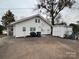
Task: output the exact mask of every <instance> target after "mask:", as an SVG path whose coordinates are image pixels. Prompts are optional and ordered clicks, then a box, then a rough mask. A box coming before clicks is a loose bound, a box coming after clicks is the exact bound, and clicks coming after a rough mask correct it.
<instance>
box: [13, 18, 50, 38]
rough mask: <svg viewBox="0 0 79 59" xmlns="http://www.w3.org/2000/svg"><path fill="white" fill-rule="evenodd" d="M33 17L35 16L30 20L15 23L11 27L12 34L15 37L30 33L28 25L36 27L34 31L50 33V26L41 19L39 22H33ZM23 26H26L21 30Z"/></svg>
mask: <svg viewBox="0 0 79 59" xmlns="http://www.w3.org/2000/svg"><path fill="white" fill-rule="evenodd" d="M35 19H36V18H33V19H32V20H28V21H25V22H21V23H18V24H15V25H14V27H13V35H14V36H15V37H22V36H27V35H30V27H36V32H41V33H42V34H50V31H51V30H50V26H49V25H48V24H47V23H45V22H44V21H43V20H40V23H35ZM39 19H40V18H39ZM23 27H26V31H25V32H23V30H22V29H23Z"/></svg>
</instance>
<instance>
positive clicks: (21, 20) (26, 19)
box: [11, 14, 52, 26]
mask: <svg viewBox="0 0 79 59" xmlns="http://www.w3.org/2000/svg"><path fill="white" fill-rule="evenodd" d="M34 17H40V18H41V20H43V21H44V22H45V23H47V24H48V25H50V26H52V25H51V24H50V23H49V22H47V21H46V19H45V18H44V17H42V16H41V15H40V14H36V15H32V16H30V17H26V18H23V19H20V20H18V21H16V22H13V23H11V25H15V24H18V23H21V22H24V21H28V20H30V19H32V18H34Z"/></svg>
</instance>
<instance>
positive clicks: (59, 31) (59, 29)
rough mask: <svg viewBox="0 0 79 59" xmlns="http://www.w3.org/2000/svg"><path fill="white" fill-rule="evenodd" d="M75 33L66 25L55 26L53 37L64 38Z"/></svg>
mask: <svg viewBox="0 0 79 59" xmlns="http://www.w3.org/2000/svg"><path fill="white" fill-rule="evenodd" d="M72 32H73V30H72V27H70V26H66V25H54V26H53V34H52V35H53V36H58V37H62V38H63V37H64V36H65V35H71V34H72Z"/></svg>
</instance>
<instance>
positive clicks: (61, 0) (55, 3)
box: [37, 0, 75, 34]
mask: <svg viewBox="0 0 79 59" xmlns="http://www.w3.org/2000/svg"><path fill="white" fill-rule="evenodd" d="M74 3H75V1H74V0H39V3H38V5H37V6H38V9H41V10H43V9H45V10H46V13H49V16H50V17H51V24H52V25H54V20H55V18H56V16H57V15H58V14H59V13H60V11H61V10H63V9H64V7H66V6H67V7H69V8H71V7H72V5H73V4H74ZM52 29H53V27H52V26H51V34H52Z"/></svg>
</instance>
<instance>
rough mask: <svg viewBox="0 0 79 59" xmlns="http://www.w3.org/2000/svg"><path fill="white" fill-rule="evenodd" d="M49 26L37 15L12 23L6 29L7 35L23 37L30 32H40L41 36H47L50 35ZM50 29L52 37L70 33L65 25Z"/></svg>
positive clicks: (70, 30) (69, 28)
mask: <svg viewBox="0 0 79 59" xmlns="http://www.w3.org/2000/svg"><path fill="white" fill-rule="evenodd" d="M51 26H52V25H51V24H50V23H49V22H47V21H46V19H44V18H43V17H42V16H41V15H39V14H37V15H33V16H30V17H26V18H23V19H21V20H18V21H16V22H14V23H12V24H11V25H10V26H9V27H8V35H12V36H14V37H24V36H28V35H30V32H41V35H47V34H51ZM52 27H53V29H52V31H53V34H52V35H53V36H59V37H64V34H67V33H68V34H69V33H70V34H71V33H72V27H68V26H65V25H54V26H52Z"/></svg>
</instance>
